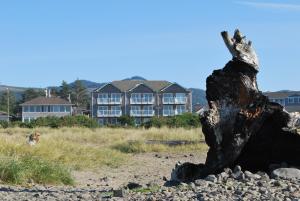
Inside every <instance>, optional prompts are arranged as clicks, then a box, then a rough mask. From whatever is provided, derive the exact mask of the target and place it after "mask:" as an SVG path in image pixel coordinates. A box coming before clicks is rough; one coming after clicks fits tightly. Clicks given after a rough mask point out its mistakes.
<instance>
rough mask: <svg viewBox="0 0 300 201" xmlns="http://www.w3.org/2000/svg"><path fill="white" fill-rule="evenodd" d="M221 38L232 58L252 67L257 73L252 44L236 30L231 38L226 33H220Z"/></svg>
mask: <svg viewBox="0 0 300 201" xmlns="http://www.w3.org/2000/svg"><path fill="white" fill-rule="evenodd" d="M221 35H222V38H223V40H224V43H225V45H226V47H227V48H228V50H229V52H230V53H231V55H232V57H233V58H235V59H237V60H240V61H243V62H245V63H247V64H249V65H251V66H253V67H254V68H255V69H256V70H257V71H258V65H259V61H258V57H257V55H256V53H255V51H254V49H253V47H252V42H251V41H248V42H247V40H246V37H245V36H243V35H242V33H241V32H240V31H239V30H238V29H236V30H235V32H234V36H233V38H231V37H230V35H229V34H228V32H227V31H223V32H221Z"/></svg>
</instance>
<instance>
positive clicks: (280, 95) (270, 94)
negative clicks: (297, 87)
mask: <svg viewBox="0 0 300 201" xmlns="http://www.w3.org/2000/svg"><path fill="white" fill-rule="evenodd" d="M264 95H266V96H268V98H272V99H284V98H287V97H289V96H295V95H300V92H299V91H279V92H266V93H264Z"/></svg>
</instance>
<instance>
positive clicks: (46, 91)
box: [45, 89, 48, 98]
mask: <svg viewBox="0 0 300 201" xmlns="http://www.w3.org/2000/svg"><path fill="white" fill-rule="evenodd" d="M45 95H46V98H48V89H45Z"/></svg>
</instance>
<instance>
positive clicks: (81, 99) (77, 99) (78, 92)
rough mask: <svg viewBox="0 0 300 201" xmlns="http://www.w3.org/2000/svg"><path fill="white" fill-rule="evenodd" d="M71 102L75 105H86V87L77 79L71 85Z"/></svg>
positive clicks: (87, 102)
mask: <svg viewBox="0 0 300 201" xmlns="http://www.w3.org/2000/svg"><path fill="white" fill-rule="evenodd" d="M72 103H74V104H75V105H76V106H77V107H85V108H87V107H88V104H89V96H88V91H87V88H86V87H85V86H84V85H83V84H82V82H81V81H80V80H79V79H77V80H76V81H75V83H74V86H73V87H72Z"/></svg>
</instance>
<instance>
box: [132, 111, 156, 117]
mask: <svg viewBox="0 0 300 201" xmlns="http://www.w3.org/2000/svg"><path fill="white" fill-rule="evenodd" d="M154 115H155V111H154V110H152V111H151V110H150V111H149V110H134V111H132V110H131V111H130V116H132V117H153V116H154Z"/></svg>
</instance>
